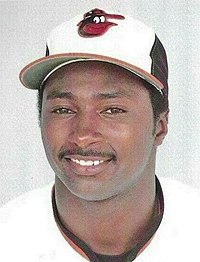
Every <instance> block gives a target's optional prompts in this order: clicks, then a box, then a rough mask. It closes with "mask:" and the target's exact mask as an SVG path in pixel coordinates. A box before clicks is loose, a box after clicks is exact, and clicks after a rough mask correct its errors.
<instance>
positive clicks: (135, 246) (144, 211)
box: [1, 8, 200, 262]
mask: <svg viewBox="0 0 200 262" xmlns="http://www.w3.org/2000/svg"><path fill="white" fill-rule="evenodd" d="M167 77H168V69H167V58H166V54H165V50H164V47H163V46H162V44H161V42H160V40H159V39H158V37H157V36H156V35H155V33H154V32H153V31H152V30H151V29H150V28H149V27H147V26H146V25H144V24H142V23H141V22H139V21H136V20H134V19H133V18H130V17H128V16H125V15H121V14H115V13H107V12H105V11H103V10H100V9H97V8H96V9H93V10H91V11H89V12H87V13H85V14H84V16H83V17H81V16H78V17H76V18H75V19H72V20H71V21H68V22H66V23H64V24H62V25H60V26H58V27H57V28H56V29H54V30H53V31H52V33H51V34H50V36H49V38H48V40H47V56H46V57H45V58H42V59H39V60H37V61H34V62H33V63H31V64H29V65H28V66H26V67H25V68H24V69H23V70H22V72H21V74H20V79H21V81H22V83H23V84H24V85H25V86H26V87H27V88H30V89H37V90H38V108H39V118H40V125H41V134H42V139H43V143H44V148H45V151H46V155H47V158H48V161H49V163H50V165H51V167H52V169H53V170H54V172H55V184H54V185H53V186H50V187H49V186H48V187H46V188H43V189H39V190H36V191H34V192H30V193H28V194H26V195H24V196H21V197H19V198H18V199H17V200H14V201H12V202H11V203H9V204H8V205H7V206H6V207H4V208H3V209H2V211H1V216H2V219H1V220H2V222H1V232H2V233H1V241H2V243H1V246H2V247H3V251H2V255H1V256H2V261H13V260H16V261H87V260H89V261H95V262H96V261H108V262H109V261H111V262H119V261H121V262H124V261H134V260H136V261H138V262H139V261H141V262H144V261H146V262H147V261H148V262H149V261H152V262H169V261H197V260H198V258H199V257H200V256H199V254H198V246H197V241H196V240H195V232H194V230H196V234H197V236H198V233H200V232H199V226H198V223H199V219H200V216H199V210H198V204H199V202H198V201H199V198H198V196H197V194H196V193H194V192H193V191H192V190H191V189H189V188H188V187H184V186H182V185H179V184H177V183H174V182H171V181H168V180H162V181H161V184H160V182H159V180H158V178H157V177H156V176H155V160H156V151H157V147H158V146H159V145H161V144H162V141H163V139H164V137H165V135H166V134H167V122H168V121H167V120H168V112H169V109H168V84H167ZM50 192H52V197H51V199H50ZM163 194H164V197H163ZM164 201H165V205H164ZM51 202H52V206H51ZM191 241H193V243H192V245H191V243H190V242H191Z"/></svg>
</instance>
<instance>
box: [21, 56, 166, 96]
mask: <svg viewBox="0 0 200 262" xmlns="http://www.w3.org/2000/svg"><path fill="white" fill-rule="evenodd" d="M86 60H93V61H102V62H108V63H111V64H115V65H118V66H121V67H122V68H125V69H127V70H128V71H130V72H132V73H134V74H136V75H137V76H139V77H141V78H142V79H144V80H146V81H147V82H149V83H150V84H151V85H153V86H154V87H155V88H156V89H157V90H158V91H160V92H161V93H162V89H163V88H164V86H163V84H162V83H161V82H160V81H159V80H158V79H157V78H155V77H154V76H153V75H151V74H150V73H148V72H146V71H144V70H142V69H141V68H139V67H137V66H134V65H132V64H129V63H126V62H124V61H121V60H118V59H114V58H111V57H107V56H102V55H96V54H86V53H64V54H58V55H51V56H47V57H43V58H41V59H38V60H35V61H33V62H32V63H30V64H28V65H27V66H25V67H24V68H23V69H22V70H21V72H20V75H19V78H20V81H21V82H22V84H23V85H24V86H25V87H27V88H29V89H39V88H40V86H41V85H42V83H43V82H44V80H45V79H47V77H48V76H49V75H51V74H52V73H53V72H54V71H56V70H57V69H58V68H60V67H62V66H64V65H66V64H70V63H74V62H78V61H86Z"/></svg>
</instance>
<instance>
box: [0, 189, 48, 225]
mask: <svg viewBox="0 0 200 262" xmlns="http://www.w3.org/2000/svg"><path fill="white" fill-rule="evenodd" d="M52 186H53V184H50V185H47V186H45V187H43V188H39V189H35V190H32V191H30V192H27V193H24V194H22V195H21V196H19V197H17V198H15V199H14V200H11V201H9V202H8V203H7V204H5V205H4V206H3V207H1V208H0V223H5V224H6V223H12V221H13V222H14V221H16V220H21V221H24V220H27V219H28V218H30V217H31V216H32V214H33V213H34V215H36V213H40V211H41V209H42V210H43V209H44V207H45V209H49V208H50V207H51V188H52ZM43 211H44V210H43ZM41 214H42V213H41Z"/></svg>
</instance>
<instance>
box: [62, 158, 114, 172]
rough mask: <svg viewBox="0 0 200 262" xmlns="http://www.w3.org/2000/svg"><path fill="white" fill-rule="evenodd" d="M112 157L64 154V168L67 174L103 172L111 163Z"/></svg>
mask: <svg viewBox="0 0 200 262" xmlns="http://www.w3.org/2000/svg"><path fill="white" fill-rule="evenodd" d="M113 162H114V161H113V159H112V158H99V157H81V156H75V155H74V156H65V157H64V161H63V166H64V169H65V170H66V173H67V174H68V175H72V176H73V174H76V175H79V176H96V175H98V174H104V173H105V171H106V170H107V169H108V168H109V166H110V165H111V163H113Z"/></svg>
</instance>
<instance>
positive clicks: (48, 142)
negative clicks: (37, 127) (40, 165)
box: [41, 117, 65, 159]
mask: <svg viewBox="0 0 200 262" xmlns="http://www.w3.org/2000/svg"><path fill="white" fill-rule="evenodd" d="M43 119H44V121H42V124H41V134H42V141H43V144H44V148H45V151H46V155H47V157H48V159H52V158H55V157H57V154H58V150H60V148H61V146H62V141H63V139H64V138H63V136H64V135H65V132H61V130H62V128H60V126H59V125H58V124H57V123H55V122H52V121H50V120H49V119H48V118H47V117H46V118H45V117H44V118H43Z"/></svg>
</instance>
